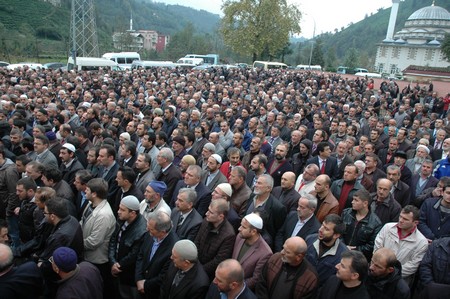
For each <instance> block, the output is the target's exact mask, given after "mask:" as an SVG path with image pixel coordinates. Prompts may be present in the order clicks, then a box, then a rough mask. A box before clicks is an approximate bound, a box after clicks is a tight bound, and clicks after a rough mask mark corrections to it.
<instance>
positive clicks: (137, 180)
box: [135, 172, 141, 184]
mask: <svg viewBox="0 0 450 299" xmlns="http://www.w3.org/2000/svg"><path fill="white" fill-rule="evenodd" d="M140 178H141V173H140V172H139V173H138V175H137V177H136V181H135V183H136V184H137V182H139V179H140Z"/></svg>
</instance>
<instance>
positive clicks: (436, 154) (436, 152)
mask: <svg viewBox="0 0 450 299" xmlns="http://www.w3.org/2000/svg"><path fill="white" fill-rule="evenodd" d="M442 152H443V150H442V148H441V149H433V150H431V153H430V156H431V159H433V162H435V161H437V160H441V159H442Z"/></svg>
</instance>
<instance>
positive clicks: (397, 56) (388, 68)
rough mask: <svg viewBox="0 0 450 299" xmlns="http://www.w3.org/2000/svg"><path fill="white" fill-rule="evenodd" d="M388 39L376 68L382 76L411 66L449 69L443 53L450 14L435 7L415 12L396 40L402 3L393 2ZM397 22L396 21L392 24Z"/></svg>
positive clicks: (377, 59)
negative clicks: (397, 22)
mask: <svg viewBox="0 0 450 299" xmlns="http://www.w3.org/2000/svg"><path fill="white" fill-rule="evenodd" d="M392 2H393V5H392V11H391V18H390V21H389V27H388V33H387V35H386V39H385V40H383V42H382V43H380V44H378V49H377V56H376V58H375V67H376V68H377V70H378V71H379V72H380V73H389V74H395V73H399V72H402V71H403V70H404V69H406V68H407V67H408V66H410V65H416V66H428V67H441V68H443V67H448V66H450V62H448V61H447V60H446V58H445V55H444V54H443V52H442V51H441V49H440V48H441V43H442V41H443V40H444V37H445V34H446V33H450V13H449V12H448V11H447V10H446V9H444V8H442V7H439V6H435V5H434V1H433V4H432V5H431V6H427V7H424V8H421V9H419V10H417V11H416V12H414V13H413V14H412V15H411V16H409V18H408V19H407V20H406V22H405V26H404V28H403V29H402V30H400V31H398V32H397V33H396V34H395V35H394V36H393V37H392V36H391V35H392V33H393V32H394V30H393V27H394V25H395V17H396V16H393V14H394V13H395V15H396V14H397V10H398V4H399V2H400V0H393V1H392ZM392 20H393V22H392Z"/></svg>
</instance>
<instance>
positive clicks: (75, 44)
mask: <svg viewBox="0 0 450 299" xmlns="http://www.w3.org/2000/svg"><path fill="white" fill-rule="evenodd" d="M69 45H71V47H72V49H71V52H72V57H73V58H74V63H75V64H76V56H81V57H83V56H86V57H99V56H100V53H99V48H98V39H97V23H96V21H95V11H94V0H72V9H71V19H70V41H69Z"/></svg>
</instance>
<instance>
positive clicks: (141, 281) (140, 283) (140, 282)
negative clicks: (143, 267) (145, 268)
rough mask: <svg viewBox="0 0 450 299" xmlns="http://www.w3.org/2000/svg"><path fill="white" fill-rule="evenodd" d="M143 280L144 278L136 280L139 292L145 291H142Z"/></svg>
mask: <svg viewBox="0 0 450 299" xmlns="http://www.w3.org/2000/svg"><path fill="white" fill-rule="evenodd" d="M144 282H145V279H142V280H139V281H137V282H136V286H137V290H138V292H139V293H141V294H144V293H145V291H144Z"/></svg>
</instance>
